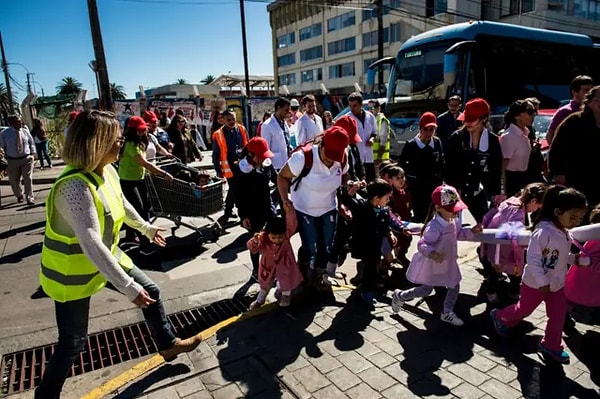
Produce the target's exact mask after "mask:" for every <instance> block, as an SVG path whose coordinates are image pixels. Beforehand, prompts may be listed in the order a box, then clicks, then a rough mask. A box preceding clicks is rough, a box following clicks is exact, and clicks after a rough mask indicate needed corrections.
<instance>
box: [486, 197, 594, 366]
mask: <svg viewBox="0 0 600 399" xmlns="http://www.w3.org/2000/svg"><path fill="white" fill-rule="evenodd" d="M586 212H587V202H586V199H585V196H584V195H583V194H582V193H580V192H579V191H577V190H575V189H572V188H565V187H563V186H552V187H550V188H549V189H548V191H547V192H546V195H545V196H544V205H543V206H542V209H541V210H540V214H539V215H538V218H537V220H536V221H535V222H534V224H533V233H532V235H531V239H530V241H529V246H528V247H527V264H526V265H525V268H524V269H523V283H522V284H521V295H520V297H519V302H517V303H516V304H514V305H510V306H508V307H506V308H504V309H502V310H498V309H494V310H492V311H491V312H490V316H491V318H492V321H493V323H494V328H495V329H496V332H497V333H498V334H499V335H501V336H506V335H507V334H508V329H509V328H510V327H513V326H515V325H517V324H518V323H519V322H520V321H521V320H523V319H524V318H525V317H527V316H529V315H530V314H531V313H533V311H534V310H535V309H536V308H537V307H538V306H539V305H540V304H541V303H542V302H545V304H546V314H547V315H548V321H547V323H546V330H545V333H544V338H542V341H541V342H540V344H539V346H538V350H539V351H540V352H541V353H542V354H543V355H544V356H546V357H548V358H550V359H553V360H555V361H557V362H559V363H565V364H566V363H569V354H568V353H567V352H566V351H565V350H564V349H563V348H564V347H563V345H562V331H563V324H564V322H565V314H566V311H567V299H566V296H565V279H566V277H567V270H568V268H569V263H571V262H572V261H571V256H570V249H571V243H572V241H573V238H572V236H571V233H570V232H569V231H568V229H571V228H573V227H575V226H578V225H579V224H580V223H581V220H582V219H583V217H584V216H585V214H586Z"/></svg>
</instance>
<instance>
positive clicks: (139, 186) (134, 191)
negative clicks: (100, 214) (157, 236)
mask: <svg viewBox="0 0 600 399" xmlns="http://www.w3.org/2000/svg"><path fill="white" fill-rule="evenodd" d="M121 189H122V190H123V195H124V196H125V198H126V199H127V201H129V203H130V204H131V205H132V206H133V207H134V208H135V210H136V211H137V213H139V214H140V216H141V217H142V219H144V220H145V221H148V220H149V212H150V205H149V203H148V190H147V188H146V183H145V182H144V181H143V180H121ZM135 237H139V239H140V245H141V246H144V245H149V244H150V240H149V239H148V238H146V237H145V236H143V235H142V234H141V233H140V232H138V231H137V230H135V229H132V228H131V227H129V226H125V240H126V241H133V240H134V239H135Z"/></svg>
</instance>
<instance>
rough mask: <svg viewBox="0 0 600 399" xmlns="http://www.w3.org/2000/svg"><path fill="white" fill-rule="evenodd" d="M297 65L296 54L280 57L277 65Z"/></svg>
mask: <svg viewBox="0 0 600 399" xmlns="http://www.w3.org/2000/svg"><path fill="white" fill-rule="evenodd" d="M295 63H296V53H290V54H286V55H280V56H279V57H277V65H278V66H280V67H284V66H288V65H293V64H295Z"/></svg>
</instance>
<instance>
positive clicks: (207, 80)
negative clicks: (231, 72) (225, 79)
mask: <svg viewBox="0 0 600 399" xmlns="http://www.w3.org/2000/svg"><path fill="white" fill-rule="evenodd" d="M215 79H216V77H215V76H214V75H206V77H205V78H204V79H202V80H201V81H200V83H202V84H203V85H208V84H211V83H212V81H213V80H215Z"/></svg>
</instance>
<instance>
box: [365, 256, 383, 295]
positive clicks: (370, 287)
mask: <svg viewBox="0 0 600 399" xmlns="http://www.w3.org/2000/svg"><path fill="white" fill-rule="evenodd" d="M380 261H381V255H380V254H377V255H372V256H366V257H364V258H362V259H361V262H362V264H363V278H362V283H361V285H360V287H361V289H362V290H363V291H364V292H374V291H375V289H376V288H377V278H378V274H377V271H378V269H379V262H380Z"/></svg>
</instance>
